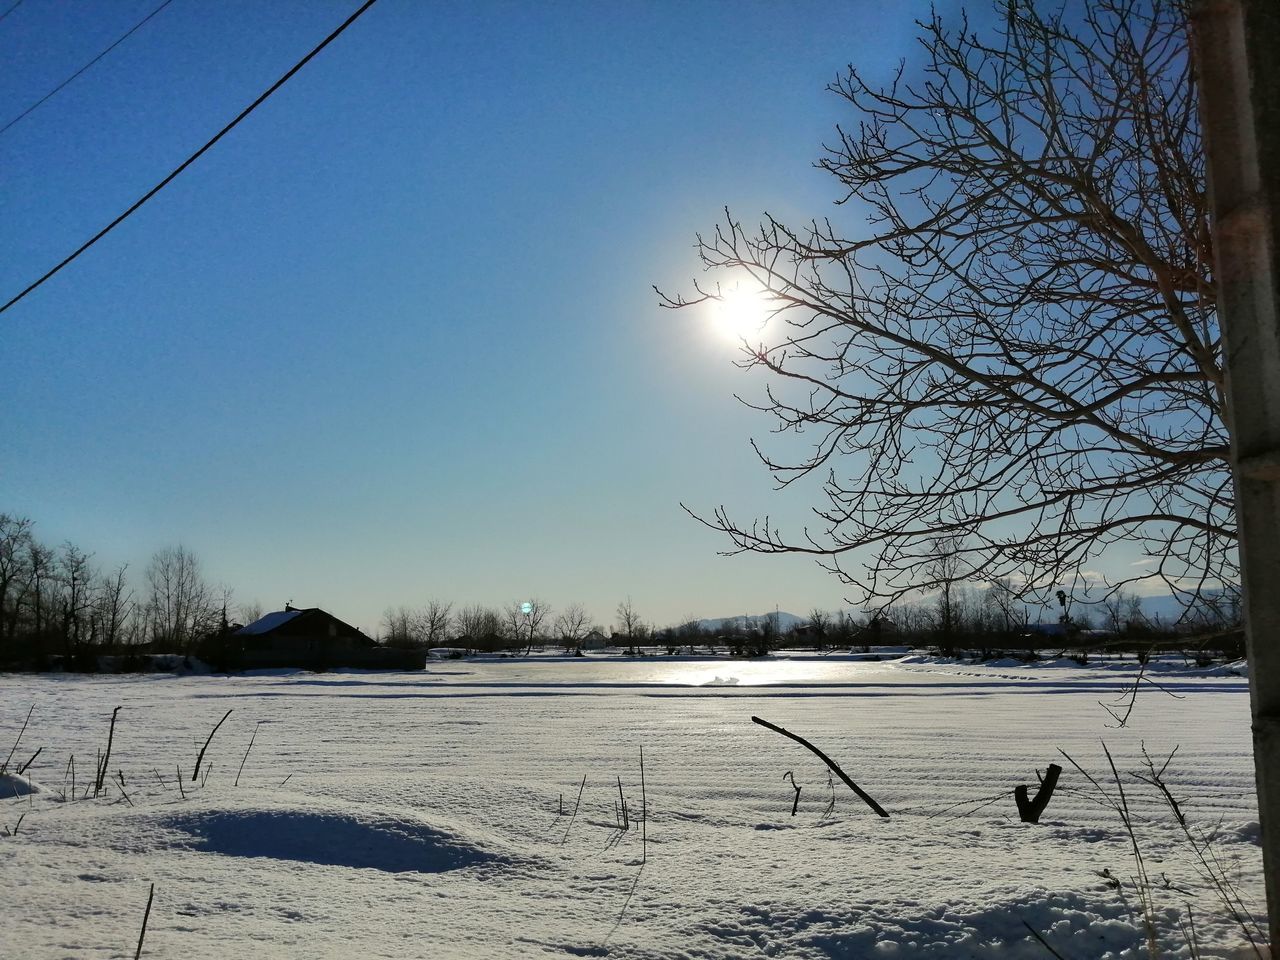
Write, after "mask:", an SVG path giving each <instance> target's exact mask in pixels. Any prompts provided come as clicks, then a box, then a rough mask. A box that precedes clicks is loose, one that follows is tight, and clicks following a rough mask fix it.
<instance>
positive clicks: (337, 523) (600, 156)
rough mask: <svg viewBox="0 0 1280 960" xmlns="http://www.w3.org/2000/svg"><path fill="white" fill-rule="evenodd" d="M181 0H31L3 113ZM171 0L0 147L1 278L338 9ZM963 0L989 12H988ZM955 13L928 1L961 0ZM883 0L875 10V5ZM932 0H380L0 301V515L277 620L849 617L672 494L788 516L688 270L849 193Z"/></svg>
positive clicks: (165, 156)
mask: <svg viewBox="0 0 1280 960" xmlns="http://www.w3.org/2000/svg"><path fill="white" fill-rule="evenodd" d="M158 2H159V0H136V2H135V0H112V2H83V3H76V4H56V3H49V2H44V0H28V2H26V3H24V4H22V5H21V6H20V7H18V8H17V9H16V10H15V11H14V12H13V13H12V14H10V16H9V17H8V18H6V19H5V20H4V21H3V22H0V62H3V63H4V64H5V69H4V71H3V73H2V74H0V112H3V114H4V117H3V118H0V123H3V122H7V120H8V119H9V118H10V117H11V116H12V115H14V114H16V113H18V112H20V111H21V110H22V109H23V108H24V107H25V106H26V105H28V104H29V103H30V102H32V101H33V100H35V99H37V98H39V97H40V96H41V95H43V94H44V93H45V92H47V91H48V90H49V89H50V88H51V87H53V86H54V85H56V84H57V83H58V82H59V81H61V80H62V79H63V78H65V77H66V76H67V75H68V74H69V73H71V72H72V71H74V70H75V69H76V68H77V67H79V66H81V65H82V64H83V63H84V62H85V61H86V60H88V59H89V58H90V57H92V56H93V55H94V54H96V53H98V52H99V51H100V50H102V49H103V48H104V47H105V46H106V45H107V44H109V43H110V42H111V41H112V40H114V39H115V38H116V37H118V36H119V35H120V34H122V33H123V32H124V31H125V30H127V29H128V28H129V27H130V26H132V25H133V24H134V23H136V22H137V21H138V20H139V19H141V18H142V17H143V16H145V15H146V14H147V13H148V12H149V11H150V10H151V9H152V8H153V7H154V6H156V4H157V3H158ZM355 6H356V4H355V3H354V2H346V3H338V2H330V0H324V2H316V0H307V2H302V0H293V2H289V0H279V2H271V3H252V2H247V0H243V2H227V3H209V2H201V0H174V2H173V3H171V4H170V5H169V6H168V7H167V8H166V9H165V10H163V11H162V12H161V13H160V14H158V15H157V16H156V17H155V18H154V19H153V20H151V21H150V22H149V23H148V24H147V25H146V26H144V27H143V28H142V29H140V30H139V31H138V32H137V33H135V34H134V35H133V36H131V37H130V38H129V39H128V40H126V41H125V42H124V43H122V44H121V45H120V46H119V47H117V48H116V50H115V51H113V52H112V53H111V54H110V55H109V56H107V57H106V58H105V59H103V60H102V61H101V62H100V63H99V64H97V66H95V67H94V68H93V69H92V70H90V71H89V72H88V73H86V74H85V75H84V76H83V77H81V78H80V79H78V80H77V81H75V82H74V83H72V84H71V85H69V86H68V87H67V88H66V89H65V90H63V91H62V92H61V93H60V94H58V95H57V96H56V97H54V98H53V99H52V100H50V101H49V102H48V103H46V104H45V105H44V106H43V107H41V108H40V109H39V110H37V111H36V112H34V113H33V114H32V115H31V116H29V117H27V118H26V119H25V120H23V121H22V122H21V123H19V124H17V125H15V126H14V127H13V128H11V129H10V130H9V131H7V132H6V133H5V134H3V135H0V170H3V171H4V176H3V178H2V179H0V223H2V224H3V227H2V228H0V294H2V295H3V297H2V299H8V297H9V296H12V295H13V294H14V293H16V292H17V291H18V290H20V289H21V288H22V287H23V286H25V285H26V284H27V283H28V282H30V281H31V280H32V279H34V278H35V277H37V276H39V275H40V274H41V273H43V272H44V270H46V269H48V267H50V266H52V265H53V264H54V263H56V262H57V261H58V260H59V259H61V258H62V257H63V256H64V255H66V254H67V253H68V252H70V251H71V250H72V249H74V248H75V247H76V246H78V245H79V244H80V243H81V242H82V241H83V240H85V239H87V238H88V237H89V236H90V235H91V234H93V233H94V232H96V230H98V229H99V228H100V227H102V226H103V225H105V224H106V223H107V222H108V221H109V220H111V219H112V218H113V217H114V216H115V215H116V214H118V213H119V212H121V211H122V210H123V209H124V208H125V207H127V206H128V205H129V204H130V203H131V202H132V201H134V200H135V199H137V198H138V197H139V196H140V195H141V194H142V193H144V192H145V191H146V190H147V189H148V188H149V187H150V186H152V185H153V184H154V183H155V182H156V181H157V180H159V179H160V178H161V177H162V176H163V175H164V174H166V173H167V172H168V171H169V170H170V169H172V168H173V167H174V166H176V165H177V163H179V162H180V161H181V160H182V159H184V158H185V157H186V156H187V155H189V154H190V153H191V152H192V151H193V150H195V149H196V148H197V147H198V146H199V145H201V144H202V143H203V142H204V141H205V140H206V139H208V137H209V136H211V135H212V134H213V133H214V132H216V130H217V129H219V128H220V127H221V126H222V125H223V124H224V123H226V122H227V121H228V120H229V119H231V118H232V117H233V116H234V115H235V114H236V113H237V112H238V111H239V110H240V109H241V108H242V107H243V106H245V105H246V104H248V103H249V102H250V101H251V100H252V99H253V98H254V97H255V96H256V95H257V94H258V93H259V92H261V91H262V90H263V89H265V88H266V87H267V86H268V85H269V84H270V83H271V82H273V81H274V80H275V79H276V78H277V77H278V76H279V75H280V74H282V73H283V72H284V71H285V70H286V69H287V68H288V67H289V66H291V65H292V64H293V63H294V62H295V61H296V60H298V59H299V58H300V57H301V56H302V55H303V54H304V53H305V52H306V51H307V50H309V49H310V48H311V47H312V46H314V45H315V44H316V43H317V42H318V41H319V40H320V39H322V38H323V37H324V36H325V35H326V34H327V33H328V32H329V31H330V30H332V29H333V28H334V27H335V26H337V24H338V23H340V22H341V21H342V20H343V19H344V18H345V17H346V16H347V15H348V13H350V12H351V10H353V9H354V8H355ZM976 6H978V7H979V8H980V9H981V8H985V6H986V5H985V4H982V3H979V4H976ZM951 7H952V5H951V4H941V5H939V9H940V10H942V11H943V12H944V13H946V12H947V11H948V10H949V9H951ZM889 11H891V12H889ZM927 12H928V5H927V4H925V3H916V2H903V3H898V4H883V3H879V2H872V0H851V2H847V3H836V4H833V3H830V2H820V3H787V4H779V3H769V4H766V3H739V2H733V3H729V2H723V3H676V2H670V3H657V2H650V3H638V2H635V3H587V2H582V3H568V2H560V3H539V4H531V3H499V2H472V3H461V2H457V3H437V2H427V0H380V2H378V3H377V4H376V5H375V6H374V7H373V8H372V9H371V10H370V11H369V12H368V13H367V14H366V15H365V16H364V17H363V18H362V19H361V20H360V21H358V22H357V23H356V24H355V25H354V26H353V27H352V28H351V29H350V30H348V32H347V33H346V34H344V35H343V36H342V37H341V38H339V40H338V41H337V42H335V43H334V44H333V45H332V46H330V47H329V48H328V49H326V50H325V51H324V52H323V53H321V54H320V56H319V57H318V58H317V59H315V60H314V61H313V62H312V63H311V64H310V65H309V66H308V67H306V68H305V69H304V70H303V71H302V72H301V73H299V74H298V75H297V76H296V77H295V78H294V79H293V80H292V81H290V83H289V84H287V85H286V86H285V87H284V88H283V89H282V90H281V91H280V92H279V93H277V94H276V95H275V96H274V97H273V98H272V99H271V100H269V101H268V102H267V103H266V104H265V105H264V106H263V107H262V108H260V109H259V110H258V111H257V112H256V113H255V114H254V115H253V116H252V117H250V118H249V119H248V120H247V121H246V122H245V123H243V124H241V126H240V127H238V128H237V129H236V130H235V131H233V132H232V133H231V134H230V135H229V136H228V137H227V138H226V139H224V140H223V141H222V142H221V143H220V144H219V145H218V146H217V147H215V148H214V149H213V150H212V151H211V152H210V153H209V154H207V155H206V156H205V157H204V158H203V159H201V160H200V161H199V162H198V163H197V164H196V165H195V166H193V167H192V168H191V169H189V170H188V171H187V172H186V173H185V174H183V176H182V177H180V178H179V179H178V180H177V181H175V182H174V183H173V184H172V185H171V186H170V187H169V188H168V189H167V190H166V191H164V192H163V193H162V194H160V195H159V196H158V197H157V198H156V199H155V200H153V201H152V202H151V203H150V204H148V205H147V206H145V207H144V208H143V209H142V210H141V211H139V213H137V214H135V215H134V217H133V218H132V219H131V220H129V221H128V222H126V223H125V224H124V225H123V226H122V227H120V228H119V229H117V230H116V231H115V232H114V233H113V234H112V235H111V236H110V237H108V238H107V239H105V240H104V241H103V242H101V243H99V244H98V245H97V246H96V247H95V248H94V249H93V250H91V251H90V252H89V253H88V254H86V255H85V256H83V257H82V258H81V259H80V260H78V261H77V262H76V263H75V264H73V265H72V266H71V267H69V268H68V269H67V270H65V271H63V272H62V273H61V274H60V275H59V276H57V277H56V278H54V279H53V280H52V281H50V282H49V283H48V284H46V285H45V286H44V287H43V288H41V289H40V290H39V291H37V292H36V293H34V294H33V295H32V296H30V297H28V298H27V300H25V301H24V302H23V303H21V304H20V305H19V306H17V307H15V308H14V309H12V310H10V311H9V312H7V313H6V314H4V315H3V316H0V359H2V360H3V366H2V367H0V369H2V370H3V374H2V375H0V411H3V414H2V415H3V423H4V427H3V430H2V431H0V510H3V511H7V512H10V513H18V514H25V515H27V516H30V517H31V518H32V519H34V520H35V521H36V523H37V529H36V532H37V534H38V535H39V536H40V537H41V538H42V539H43V540H45V541H46V542H51V543H57V542H59V541H61V540H63V539H72V540H74V541H75V542H76V543H77V544H78V545H80V546H81V547H83V548H85V549H87V550H90V551H92V552H94V553H95V555H96V560H97V561H98V562H99V563H100V564H102V565H103V566H111V565H114V564H116V563H120V562H128V563H129V564H130V570H131V572H132V576H133V579H134V581H135V584H136V585H137V586H138V587H139V588H141V582H142V570H143V568H144V567H145V565H146V562H147V559H148V558H149V557H150V555H151V554H152V553H153V552H154V551H155V550H157V549H159V548H162V547H164V546H167V545H171V544H176V543H182V544H183V545H185V546H187V547H189V548H191V549H192V550H193V551H195V552H196V553H197V554H198V555H199V556H200V558H201V560H202V562H203V564H204V567H205V571H206V573H207V575H208V576H209V578H210V579H212V580H214V581H217V582H222V583H225V584H227V585H229V586H231V587H232V588H233V589H234V590H235V595H236V598H237V599H238V600H243V601H253V600H256V601H259V602H260V603H261V604H262V605H263V606H264V607H265V608H266V609H274V608H278V607H280V606H281V605H283V603H284V602H285V601H286V600H289V599H292V600H293V602H294V603H295V604H298V605H305V606H311V605H315V606H322V607H325V608H326V609H328V610H330V611H331V612H333V613H334V614H335V615H337V616H339V617H341V618H343V619H346V620H349V621H351V622H352V623H355V624H357V625H359V626H362V627H364V628H365V629H370V630H372V629H375V628H376V627H377V623H378V620H379V618H380V615H381V612H382V610H383V609H384V608H386V607H388V606H390V605H397V604H417V603H420V602H423V601H424V600H426V599H427V598H430V597H440V598H443V599H448V600H453V601H455V602H456V603H459V604H467V603H475V602H483V603H492V604H495V605H496V604H503V603H506V602H509V601H511V600H515V599H521V598H524V597H530V596H537V597H542V598H544V599H545V600H547V601H548V602H549V603H550V604H551V605H552V606H555V607H562V606H563V605H564V604H566V603H569V602H572V601H578V602H581V603H583V604H584V605H585V606H586V607H587V609H588V611H589V612H590V613H591V614H592V616H593V618H594V619H595V620H596V621H598V622H600V623H604V624H609V623H611V622H612V621H613V619H614V608H615V607H616V605H617V603H618V602H619V601H620V600H621V599H623V598H624V597H626V596H628V595H629V596H630V597H631V598H632V600H633V602H634V605H635V607H636V609H637V610H638V611H639V612H640V613H641V615H642V616H643V617H644V618H645V619H646V620H649V621H652V622H655V623H657V624H658V625H663V624H665V623H669V622H673V621H676V620H679V619H681V618H683V617H684V616H686V615H690V614H692V615H697V616H704V617H714V616H730V615H736V614H742V613H759V612H763V611H765V610H771V609H773V607H774V606H775V604H776V605H778V606H780V607H781V608H782V609H784V610H790V611H792V612H796V613H801V614H803V613H805V612H807V611H808V610H809V609H811V608H813V607H822V608H834V607H837V606H840V605H842V597H843V592H842V589H841V587H840V584H839V583H838V582H837V581H835V580H834V579H833V578H831V577H830V576H829V575H827V574H825V573H824V572H823V571H821V570H820V569H818V568H817V567H816V566H814V565H813V564H812V563H811V562H807V561H803V560H800V559H793V558H761V557H738V558H731V559H725V558H721V557H718V556H717V555H716V551H717V549H718V548H721V547H723V546H724V545H725V544H724V542H723V541H722V540H721V539H720V538H719V537H718V536H717V535H715V534H714V533H712V532H711V531H709V530H706V529H704V528H702V527H700V526H698V525H697V524H696V523H694V521H692V520H690V519H689V518H688V517H687V516H686V515H685V514H684V513H683V512H682V511H681V510H680V507H679V502H680V501H684V502H686V503H689V504H690V505H691V506H695V507H701V508H707V509H709V508H711V507H712V506H714V505H715V504H717V503H721V502H724V503H726V504H728V505H730V506H732V507H734V508H735V509H737V510H738V512H740V513H741V514H742V515H749V514H751V513H756V512H759V513H763V512H765V511H769V512H773V513H775V514H781V515H782V516H784V517H793V518H794V517H795V516H797V515H798V511H799V510H800V508H801V507H802V506H803V505H804V504H805V502H807V500H808V499H809V493H810V492H809V491H806V490H798V491H796V492H795V494H794V495H789V496H783V495H780V494H774V493H772V492H771V491H772V486H771V481H770V479H769V477H768V475H767V474H766V472H765V471H764V470H763V468H762V467H760V466H759V465H758V464H757V462H756V461H755V458H754V455H753V454H752V452H751V450H750V447H749V445H748V439H749V437H751V436H752V435H755V436H762V435H764V434H766V432H767V430H768V427H769V424H768V423H767V422H766V421H764V420H763V419H761V418H760V417H759V416H758V415H756V414H753V413H752V412H751V411H748V410H746V409H744V408H742V407H740V406H739V405H737V403H736V402H735V401H734V399H733V396H732V395H733V393H734V391H735V390H736V391H740V392H741V391H746V392H748V393H749V392H750V389H751V385H750V384H748V383H746V382H744V380H745V378H744V375H742V374H741V373H740V372H739V371H737V370H735V369H734V368H733V367H732V366H731V360H732V357H733V347H732V345H731V344H730V342H729V340H728V339H727V338H726V337H725V336H724V335H723V334H722V333H721V332H719V331H717V329H716V328H715V327H714V325H712V324H711V323H709V322H707V318H706V317H705V316H704V315H702V314H698V313H696V312H693V311H686V312H681V313H675V314H673V313H670V312H666V311H663V310H661V309H659V308H658V306H657V301H656V297H655V296H654V294H653V292H652V290H651V289H650V285H651V284H655V283H656V284H658V285H659V286H661V287H663V288H664V289H670V290H682V289H683V290H687V289H689V281H690V280H691V279H692V278H693V277H695V276H697V275H698V269H699V268H698V264H697V261H696V258H695V256H694V253H693V250H692V243H693V239H694V235H695V233H696V232H697V231H699V230H704V231H705V230H708V229H710V228H711V227H712V226H713V225H714V223H715V221H716V219H717V217H718V216H719V215H720V211H721V209H722V208H723V207H724V206H726V205H728V206H729V207H730V208H731V209H732V210H733V212H734V214H735V215H736V216H739V217H741V218H743V219H746V220H754V219H755V218H756V217H757V216H758V215H759V214H760V213H761V212H762V211H765V210H768V211H769V212H771V213H774V214H777V215H779V216H780V217H781V218H782V219H784V220H786V219H790V220H804V219H808V218H810V217H813V216H827V215H837V211H835V209H834V208H833V207H832V201H833V200H835V199H836V198H837V197H838V196H839V188H838V184H836V183H835V182H834V181H833V180H831V179H830V178H829V177H827V176H826V175H824V174H822V173H821V172H819V171H817V170H815V169H813V167H812V163H813V161H814V160H815V159H817V157H818V156H819V155H820V152H821V144H822V142H823V140H824V139H827V138H829V137H830V135H831V132H832V130H833V128H834V125H835V123H836V122H837V121H839V120H840V119H841V118H842V117H843V116H844V114H843V112H842V110H841V102H840V101H839V100H838V99H837V98H836V97H835V96H834V95H832V94H830V93H827V92H825V91H824V87H825V85H826V84H827V83H828V82H829V81H830V80H831V79H833V78H834V77H835V75H836V74H837V72H839V71H840V70H842V69H843V68H844V67H845V65H846V64H848V63H850V62H853V63H856V64H857V65H858V66H859V68H860V69H862V70H863V71H864V72H865V73H867V74H868V75H870V76H877V75H879V76H884V77H885V78H888V77H889V76H890V74H891V72H892V70H893V68H894V66H895V65H896V63H897V60H898V59H899V58H901V57H904V56H911V55H912V48H913V46H914V45H915V41H914V39H913V38H914V28H913V27H912V25H911V19H912V17H913V16H917V15H927Z"/></svg>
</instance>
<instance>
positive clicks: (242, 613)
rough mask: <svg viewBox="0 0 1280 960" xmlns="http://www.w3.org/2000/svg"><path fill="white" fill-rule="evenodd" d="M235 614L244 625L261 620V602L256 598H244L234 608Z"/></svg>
mask: <svg viewBox="0 0 1280 960" xmlns="http://www.w3.org/2000/svg"><path fill="white" fill-rule="evenodd" d="M236 616H237V617H238V618H239V619H240V622H241V623H243V624H245V625H246V626H247V625H248V624H250V623H253V621H255V620H261V619H262V604H261V603H260V602H259V601H257V600H246V601H245V602H244V603H241V604H240V606H239V607H237V608H236Z"/></svg>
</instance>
